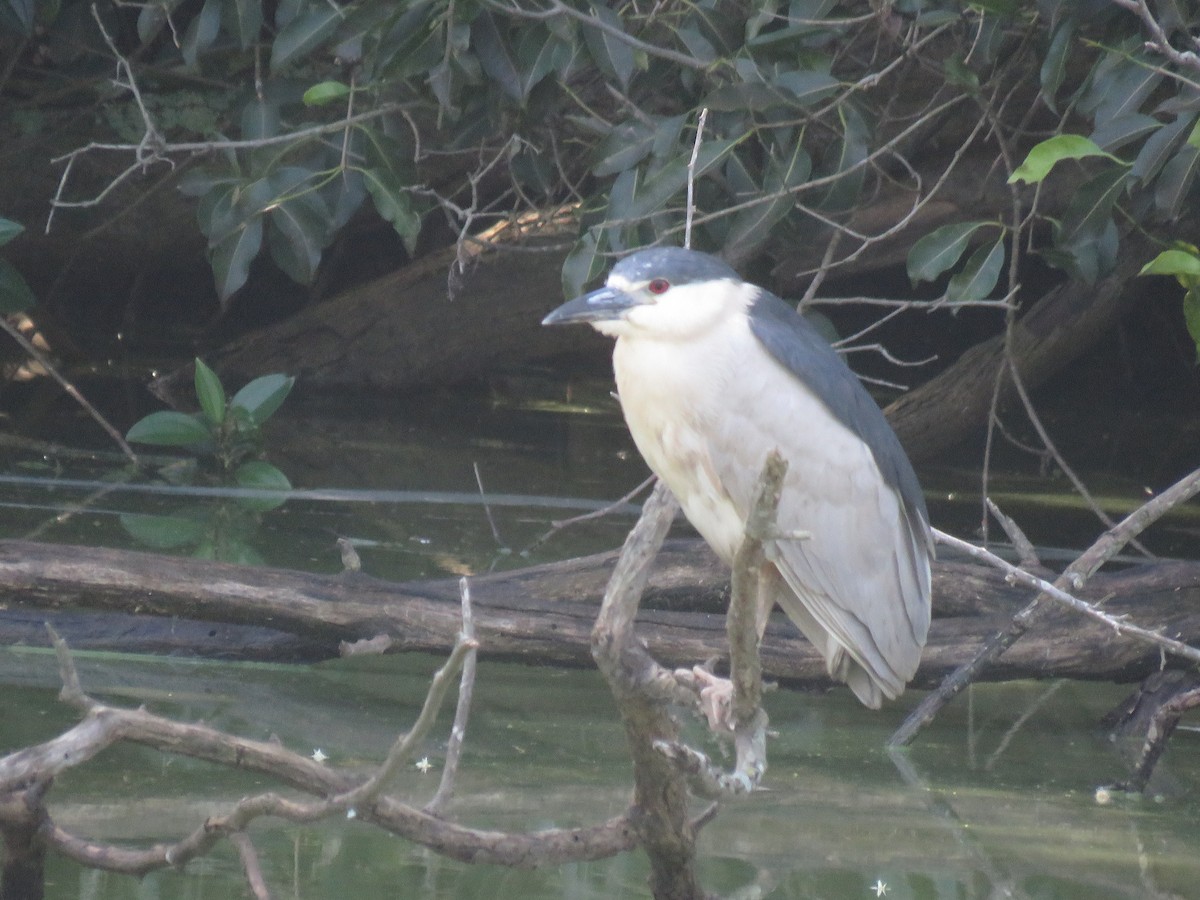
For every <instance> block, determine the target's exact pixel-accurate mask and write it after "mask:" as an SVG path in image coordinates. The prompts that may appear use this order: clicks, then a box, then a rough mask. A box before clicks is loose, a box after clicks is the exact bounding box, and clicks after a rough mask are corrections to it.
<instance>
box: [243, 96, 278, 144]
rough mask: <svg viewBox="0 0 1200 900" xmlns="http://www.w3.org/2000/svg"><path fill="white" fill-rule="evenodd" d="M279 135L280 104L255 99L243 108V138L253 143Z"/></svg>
mask: <svg viewBox="0 0 1200 900" xmlns="http://www.w3.org/2000/svg"><path fill="white" fill-rule="evenodd" d="M277 134H279V104H278V103H275V102H274V101H272V100H263V99H260V98H258V97H253V98H251V99H250V101H249V102H248V103H247V104H246V105H245V106H243V107H242V138H243V140H248V141H253V140H261V139H262V138H272V137H275V135H277Z"/></svg>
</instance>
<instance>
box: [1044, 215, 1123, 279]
mask: <svg viewBox="0 0 1200 900" xmlns="http://www.w3.org/2000/svg"><path fill="white" fill-rule="evenodd" d="M1118 249H1120V235H1119V233H1118V232H1117V224H1116V222H1114V221H1113V220H1112V219H1111V218H1109V219H1108V220H1106V221H1105V222H1104V223H1103V227H1102V229H1101V230H1100V231H1094V230H1090V231H1079V232H1076V233H1075V235H1074V236H1073V237H1072V238H1071V239H1070V240H1062V239H1060V238H1056V239H1055V245H1054V247H1053V248H1052V249H1051V250H1050V251H1047V252H1046V253H1045V256H1046V259H1047V260H1048V261H1049V262H1050V263H1051V265H1054V266H1057V267H1058V268H1060V269H1063V270H1064V271H1066V272H1068V273H1069V274H1070V275H1071V276H1072V277H1073V278H1078V279H1079V280H1081V281H1086V282H1088V283H1089V284H1090V283H1092V282H1094V281H1096V279H1098V278H1100V277H1102V276H1104V275H1107V274H1108V273H1109V272H1111V271H1112V268H1113V266H1114V265H1116V262H1117V251H1118Z"/></svg>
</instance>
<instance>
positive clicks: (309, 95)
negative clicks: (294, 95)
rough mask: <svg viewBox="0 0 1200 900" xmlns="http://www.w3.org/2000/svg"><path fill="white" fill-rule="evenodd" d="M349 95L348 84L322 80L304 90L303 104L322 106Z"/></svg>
mask: <svg viewBox="0 0 1200 900" xmlns="http://www.w3.org/2000/svg"><path fill="white" fill-rule="evenodd" d="M348 96H350V85H348V84H343V83H342V82H340V81H322V82H320V83H318V84H314V85H313V86H312V87H310V88H309V89H308V90H307V91H305V92H304V97H303V98H302V99H303V100H304V105H305V106H324V105H325V104H326V103H333V102H335V101H337V100H341V99H343V98H344V97H348Z"/></svg>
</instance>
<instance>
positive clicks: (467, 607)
mask: <svg viewBox="0 0 1200 900" xmlns="http://www.w3.org/2000/svg"><path fill="white" fill-rule="evenodd" d="M458 592H459V597H460V598H461V601H462V635H463V637H464V638H466V639H467V640H470V641H474V640H475V616H474V613H473V612H472V609H471V583H470V582H469V581H468V580H467V579H466V578H463V579H461V580H460V581H459V582H458ZM478 656H479V651H478V648H472V649H471V650H470V651H469V652H468V653H467V658H466V659H465V660H464V661H463V667H462V677H461V679H460V681H459V684H458V706H457V707H456V708H455V710H454V724H453V725H452V726H451V727H450V739H449V740H448V741H447V742H446V761H445V763H444V764H443V765H442V780H441V783H440V784H438V789H437V793H435V794H434V795H433V798H432V799H431V800H430V801H429V802H428V803H426V804H425V812H427V813H429V814H430V815H434V816H437V815H441V814H442V812H443V811H444V810H445V808H446V804H447V803H448V802H449V801H450V798H451V797H452V796H453V795H454V778H455V776H456V775H457V774H458V764H459V761H460V760H461V759H462V751H463V746H464V741H465V740H466V737H467V721H468V720H469V719H470V717H471V699H472V695H473V694H474V692H475V665H476V659H477V657H478Z"/></svg>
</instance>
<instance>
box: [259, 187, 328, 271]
mask: <svg viewBox="0 0 1200 900" xmlns="http://www.w3.org/2000/svg"><path fill="white" fill-rule="evenodd" d="M267 217H268V221H269V222H270V224H271V230H270V232H269V233H268V235H267V244H268V247H269V249H270V251H271V258H272V259H273V260H275V262H276V263H277V264H278V265H279V268H281V269H283V271H284V272H286V273H287V274H288V276H289V277H290V278H291V279H292V280H293V281H296V282H298V283H300V284H311V283H312V280H313V276H314V275H316V272H317V266H318V265H319V264H320V262H321V251H322V250H324V249H325V247H326V246H327V245H328V244H329V240H330V237H331V236H332V235H331V233H330V229H329V213H328V211H327V210H326V209H325V207H324V204H322V203H321V201H320V200H319V199H318V197H317V196H316V195H315V194H311V193H310V194H300V195H299V196H297V197H293V198H292V199H290V200H284V201H283V202H281V203H279V204H277V205H275V206H273V207H272V208H271V211H270V212H269V213H268V214H267Z"/></svg>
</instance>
